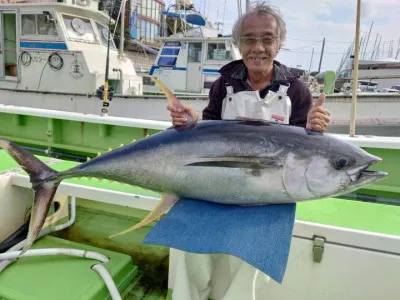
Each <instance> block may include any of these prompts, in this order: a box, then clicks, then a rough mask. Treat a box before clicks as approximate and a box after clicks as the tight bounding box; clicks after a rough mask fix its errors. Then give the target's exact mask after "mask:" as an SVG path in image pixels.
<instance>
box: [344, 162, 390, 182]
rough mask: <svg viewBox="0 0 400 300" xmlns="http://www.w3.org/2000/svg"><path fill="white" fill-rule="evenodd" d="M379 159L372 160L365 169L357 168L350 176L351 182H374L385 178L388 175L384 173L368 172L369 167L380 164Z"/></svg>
mask: <svg viewBox="0 0 400 300" xmlns="http://www.w3.org/2000/svg"><path fill="white" fill-rule="evenodd" d="M380 161H381V159H374V160H373V161H372V162H371V163H370V164H368V165H367V166H365V167H361V168H358V169H357V170H355V172H353V174H350V179H351V181H353V182H357V181H361V180H362V181H365V180H367V181H375V180H377V179H380V178H382V177H385V176H387V175H388V173H386V172H381V171H374V170H368V168H369V167H371V166H372V165H374V164H376V163H378V162H380Z"/></svg>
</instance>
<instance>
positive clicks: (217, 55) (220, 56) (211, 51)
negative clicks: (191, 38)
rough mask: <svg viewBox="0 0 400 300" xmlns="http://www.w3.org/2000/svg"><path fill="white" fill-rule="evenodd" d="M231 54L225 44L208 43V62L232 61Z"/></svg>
mask: <svg viewBox="0 0 400 300" xmlns="http://www.w3.org/2000/svg"><path fill="white" fill-rule="evenodd" d="M231 59H232V56H231V52H230V51H229V50H227V49H226V47H225V43H208V50H207V60H231Z"/></svg>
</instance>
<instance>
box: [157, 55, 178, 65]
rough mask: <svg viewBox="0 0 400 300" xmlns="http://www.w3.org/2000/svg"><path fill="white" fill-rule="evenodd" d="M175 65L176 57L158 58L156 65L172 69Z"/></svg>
mask: <svg viewBox="0 0 400 300" xmlns="http://www.w3.org/2000/svg"><path fill="white" fill-rule="evenodd" d="M175 64H176V57H173V56H160V58H159V60H158V65H159V66H162V67H173V66H175Z"/></svg>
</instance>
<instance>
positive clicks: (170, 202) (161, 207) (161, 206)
mask: <svg viewBox="0 0 400 300" xmlns="http://www.w3.org/2000/svg"><path fill="white" fill-rule="evenodd" d="M178 200H179V198H178V197H177V196H175V195H171V194H163V195H162V197H161V200H160V202H159V203H158V204H157V206H156V207H155V208H154V209H153V210H152V211H151V212H150V213H149V214H148V215H147V217H146V218H144V219H143V220H142V221H140V222H139V223H137V224H136V225H134V226H132V227H129V228H128V229H126V230H124V231H122V232H120V233H116V234H113V235H111V236H109V238H113V237H116V236H118V235H123V234H125V233H128V232H130V231H132V230H135V229H138V228H140V227H143V226H145V225H147V224H149V223H151V222H153V221H154V220H156V219H157V218H159V217H160V216H161V215H162V214H164V213H165V212H166V211H167V210H168V209H170V208H171V207H172V206H174V204H175V203H176V202H177V201H178Z"/></svg>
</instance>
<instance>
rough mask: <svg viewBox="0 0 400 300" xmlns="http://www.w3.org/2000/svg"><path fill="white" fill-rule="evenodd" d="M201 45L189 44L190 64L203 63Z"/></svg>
mask: <svg viewBox="0 0 400 300" xmlns="http://www.w3.org/2000/svg"><path fill="white" fill-rule="evenodd" d="M201 46H202V45H201V43H189V48H188V60H189V62H201V48H202V47H201Z"/></svg>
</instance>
